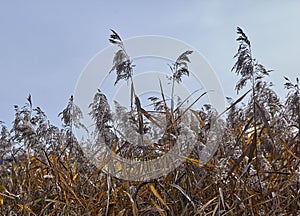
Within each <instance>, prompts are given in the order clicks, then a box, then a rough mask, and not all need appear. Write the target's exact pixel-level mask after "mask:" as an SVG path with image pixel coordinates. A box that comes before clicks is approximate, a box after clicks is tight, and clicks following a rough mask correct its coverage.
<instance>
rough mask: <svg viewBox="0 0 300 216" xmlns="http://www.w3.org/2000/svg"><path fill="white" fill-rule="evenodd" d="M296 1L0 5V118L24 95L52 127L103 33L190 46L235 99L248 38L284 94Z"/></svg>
mask: <svg viewBox="0 0 300 216" xmlns="http://www.w3.org/2000/svg"><path fill="white" fill-rule="evenodd" d="M299 10H300V1H296V0H295V1H279V0H278V1H259V0H254V1H253V0H251V1H238V0H236V1H208V0H207V1H198V0H194V1H192V0H190V1H129V0H128V1H118V2H117V1H96V0H95V1H92V0H91V1H71V0H70V1H58V0H56V1H37V0H36V1H33V0H29V1H4V0H3V1H0V27H1V29H0V73H1V78H0V120H2V121H5V122H6V123H10V122H11V121H12V120H13V117H14V116H13V113H14V112H13V105H14V104H18V105H20V106H21V105H24V103H25V102H26V97H27V96H28V94H29V93H30V94H31V95H32V98H33V103H34V105H35V106H40V107H41V108H42V109H43V110H44V111H45V112H46V113H47V115H48V117H49V118H50V120H51V121H53V122H58V118H57V114H58V113H59V112H60V111H62V109H63V108H64V107H65V106H66V104H67V102H68V98H69V97H70V96H71V95H72V94H73V91H74V88H75V86H76V82H77V80H78V78H79V76H80V74H81V72H82V70H83V69H84V67H85V66H86V64H87V63H88V62H89V60H90V59H91V58H92V57H93V56H94V55H95V54H96V53H98V52H99V51H101V50H102V49H104V48H106V47H107V46H109V42H108V38H109V35H110V31H109V29H114V30H116V31H117V32H118V33H119V34H120V35H121V36H122V38H124V39H126V38H130V37H134V36H141V35H149V34H150V35H163V36H170V37H173V38H177V39H179V40H182V41H184V42H185V43H188V44H190V45H191V46H193V47H195V49H197V50H198V51H199V52H201V53H202V54H203V56H204V57H205V58H206V59H207V61H208V62H209V63H210V65H211V66H212V68H213V69H214V70H215V72H216V73H217V75H218V77H219V79H220V81H221V84H222V87H223V89H224V94H225V95H226V96H230V97H233V98H236V97H237V96H236V93H235V91H234V85H235V82H236V81H237V79H238V78H237V77H236V76H235V74H234V73H233V72H230V69H231V67H232V66H233V64H234V59H233V58H232V57H233V55H234V54H235V53H236V50H237V47H238V44H237V42H236V41H235V39H236V37H237V35H236V27H237V26H240V27H242V28H243V29H244V31H245V32H246V33H247V35H248V37H249V38H250V40H251V43H252V46H253V52H254V56H255V57H256V59H257V60H258V61H259V62H260V63H262V64H264V65H265V66H266V67H267V68H268V69H273V70H274V72H273V74H272V76H271V81H272V82H273V83H274V84H275V86H276V88H275V89H276V91H277V92H278V93H279V94H280V95H281V96H283V95H284V94H285V92H284V90H283V83H284V81H283V76H284V75H285V76H288V77H290V78H291V79H292V80H295V78H296V76H298V77H299V71H300V70H299V56H300V49H299V48H300V40H299V38H300V28H299V26H300V13H299Z"/></svg>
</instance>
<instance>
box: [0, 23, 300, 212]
mask: <svg viewBox="0 0 300 216" xmlns="http://www.w3.org/2000/svg"><path fill="white" fill-rule="evenodd" d="M237 33H238V39H237V41H238V43H239V49H238V52H237V54H236V55H235V58H236V63H235V64H234V67H233V71H234V72H235V73H237V75H238V76H240V80H239V81H238V83H237V85H236V90H237V91H238V92H239V91H241V90H243V89H244V88H247V86H248V85H247V83H249V86H250V88H249V89H244V90H245V93H244V94H243V95H242V96H240V97H239V98H238V99H236V100H233V99H228V103H229V107H228V109H227V110H226V114H223V115H226V118H225V120H219V121H218V124H223V126H224V130H223V131H222V134H221V138H220V139H219V143H218V150H217V152H216V153H215V154H214V157H213V158H212V159H211V160H210V161H209V162H208V163H207V164H202V163H201V161H199V160H200V159H199V152H200V151H201V149H202V147H203V146H204V147H205V145H206V144H207V142H209V140H208V137H207V136H208V135H207V131H208V130H209V127H210V126H211V123H212V121H215V120H216V118H217V117H218V114H217V113H216V112H215V111H214V109H213V107H211V106H209V105H205V106H204V107H203V108H202V109H201V110H197V111H195V110H193V111H192V116H193V118H194V119H195V121H193V124H194V125H193V127H195V128H196V131H197V133H198V138H197V143H196V145H195V146H194V149H193V150H192V151H191V152H190V155H189V156H188V157H186V158H185V159H186V160H185V162H184V163H182V164H181V165H180V166H179V167H177V168H176V169H174V170H172V171H171V172H169V173H168V174H167V175H165V176H161V177H159V178H156V179H152V180H147V181H126V180H122V179H118V178H115V177H113V176H110V175H107V174H106V173H105V172H103V171H102V170H101V167H96V166H94V164H92V163H91V162H90V160H89V157H88V156H87V155H85V154H84V152H83V150H82V149H81V144H80V143H79V140H77V139H76V137H75V136H74V133H73V129H74V128H75V127H81V128H83V129H84V130H87V128H86V127H85V126H84V125H83V124H82V123H81V122H80V119H81V117H82V113H81V111H80V109H79V108H78V107H77V106H76V105H75V104H74V102H73V98H72V97H71V98H70V101H69V103H68V105H67V107H66V109H65V110H63V112H62V113H60V116H61V117H62V123H63V126H62V127H61V128H58V127H57V126H54V125H52V124H51V123H50V121H49V120H48V119H47V116H46V114H45V113H44V112H43V111H42V110H41V109H40V108H39V107H36V108H34V106H33V104H32V99H31V96H29V97H28V98H27V103H26V104H25V106H23V107H21V108H20V107H18V106H15V120H14V122H13V125H12V128H11V129H8V128H7V127H6V126H5V124H4V123H1V127H2V129H1V136H0V161H1V165H0V214H1V215H134V216H136V215H174V216H177V215H299V214H300V201H299V200H300V165H299V162H300V103H299V101H300V100H299V99H300V89H299V80H298V78H297V79H296V82H292V81H291V80H289V79H288V78H286V77H285V82H286V83H285V84H284V86H285V87H286V89H287V96H286V98H285V99H284V101H281V100H280V98H279V97H278V96H277V95H276V93H275V92H274V91H273V90H272V83H269V82H267V81H265V79H264V77H265V76H269V74H270V73H271V71H270V70H267V69H265V67H264V66H263V65H262V64H260V63H258V62H257V60H255V59H254V57H253V56H252V51H251V48H252V47H251V44H250V41H249V39H248V37H247V36H246V34H245V33H244V32H243V30H242V29H240V28H238V31H237ZM110 42H111V43H112V44H115V45H116V46H117V47H118V48H119V51H118V52H117V53H116V55H115V58H114V60H113V64H114V65H113V68H112V71H115V72H116V73H117V79H116V82H115V83H117V82H119V81H120V80H123V79H124V80H128V81H129V82H130V83H131V87H130V88H131V95H132V97H131V98H132V99H131V107H130V110H129V111H127V110H125V109H123V108H122V107H120V106H119V107H118V105H117V108H119V113H118V115H117V117H118V118H120V119H116V117H115V116H114V115H113V114H112V112H111V110H110V107H109V105H108V103H107V100H106V97H105V95H103V94H102V93H101V92H100V91H98V92H97V93H96V94H95V97H94V101H93V102H92V103H91V105H90V110H91V112H90V115H91V117H92V118H93V120H94V122H95V125H96V130H95V131H94V134H95V135H96V137H97V138H99V139H100V138H101V139H103V140H104V142H105V143H106V144H107V146H109V148H110V149H111V150H112V152H114V153H115V154H119V155H121V156H122V157H126V158H139V160H144V161H147V160H151V159H153V158H156V157H160V156H162V155H164V154H165V153H167V152H168V151H169V149H170V148H172V147H173V146H174V142H175V141H176V139H179V136H180V133H181V132H180V127H181V124H180V122H181V121H182V116H184V114H185V113H186V110H187V109H188V108H183V102H179V103H178V104H177V105H175V104H174V98H173V94H172V96H171V103H167V100H166V98H165V97H164V94H163V89H162V95H161V98H156V97H151V98H150V101H151V102H152V103H153V111H152V112H150V111H147V110H145V109H144V108H143V107H142V106H141V102H140V99H139V97H138V96H137V95H136V94H135V90H134V82H133V80H132V76H133V68H134V66H133V65H132V61H131V60H130V57H129V56H128V55H127V53H126V50H125V47H124V45H123V43H122V40H121V38H120V37H119V35H118V34H117V33H116V32H114V31H112V35H111V37H110ZM191 53H192V52H191V51H187V52H185V53H183V54H181V55H179V57H178V59H177V60H176V62H174V64H173V65H171V66H170V68H171V70H172V73H173V76H171V77H170V80H171V81H172V83H173V85H172V88H174V82H181V78H182V76H183V75H186V76H188V75H189V70H188V63H189V55H190V54H191ZM172 92H173V89H172ZM203 95H205V92H204V93H203V94H202V95H201V96H200V97H199V98H198V100H199V99H201V97H202V96H203ZM158 116H159V117H163V118H164V122H165V124H160V123H161V122H160V118H158ZM121 117H122V118H121ZM117 120H120V121H127V123H128V122H130V124H131V125H132V128H129V129H130V130H134V131H135V133H137V134H138V136H141V137H142V138H144V137H147V138H149V136H152V134H151V130H152V131H153V130H160V131H162V136H161V137H160V139H157V142H155V143H154V142H153V143H152V142H150V143H147V145H140V146H139V145H134V146H132V145H131V143H130V142H128V140H126V139H124V137H123V135H124V134H123V133H126V134H128V133H129V132H130V131H129V132H128V131H124V130H123V131H122V129H120V127H118V128H116V126H115V125H114V124H113V123H114V122H116V121H117ZM120 125H122V123H121V122H119V126H120ZM151 125H152V126H151ZM117 129H118V130H117ZM126 129H127V130H129V129H128V128H126ZM174 139H175V140H174Z"/></svg>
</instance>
